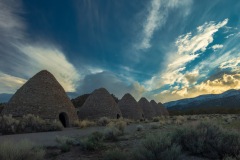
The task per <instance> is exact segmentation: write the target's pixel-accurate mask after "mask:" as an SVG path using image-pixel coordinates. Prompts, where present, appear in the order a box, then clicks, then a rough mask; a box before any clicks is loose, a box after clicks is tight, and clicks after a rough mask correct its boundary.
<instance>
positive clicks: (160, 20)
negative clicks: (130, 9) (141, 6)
mask: <svg viewBox="0 0 240 160" xmlns="http://www.w3.org/2000/svg"><path fill="white" fill-rule="evenodd" d="M191 3H192V0H182V1H179V0H152V1H151V3H150V4H149V6H148V9H147V12H148V14H147V17H146V20H145V21H144V23H143V31H142V35H141V36H140V39H141V40H140V41H139V42H138V43H137V44H136V45H135V47H136V48H137V49H143V50H145V49H148V48H150V47H151V43H150V41H151V39H152V37H153V35H154V32H155V31H157V30H158V29H160V28H161V27H163V26H164V25H165V23H166V21H167V18H168V14H169V11H170V10H172V9H174V8H182V9H183V11H184V12H185V15H187V14H189V6H190V5H191Z"/></svg>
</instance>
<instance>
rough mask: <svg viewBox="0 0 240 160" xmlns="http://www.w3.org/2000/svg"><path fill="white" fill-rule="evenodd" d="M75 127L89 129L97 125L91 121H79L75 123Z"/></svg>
mask: <svg viewBox="0 0 240 160" xmlns="http://www.w3.org/2000/svg"><path fill="white" fill-rule="evenodd" d="M73 126H74V127H79V128H87V127H92V126H96V123H95V122H93V121H89V120H82V121H80V120H78V121H75V122H74V123H73Z"/></svg>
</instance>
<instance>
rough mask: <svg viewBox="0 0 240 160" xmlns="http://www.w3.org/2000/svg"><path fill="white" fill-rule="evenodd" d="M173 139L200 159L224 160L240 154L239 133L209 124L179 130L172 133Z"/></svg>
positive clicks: (204, 123)
mask: <svg viewBox="0 0 240 160" xmlns="http://www.w3.org/2000/svg"><path fill="white" fill-rule="evenodd" d="M172 139H173V141H174V142H176V143H177V144H179V145H180V146H182V148H183V150H185V151H187V152H190V153H191V154H193V155H197V156H200V157H206V158H217V159H223V158H224V157H226V156H231V157H237V156H238V155H239V154H240V135H239V133H238V132H236V131H231V130H224V129H222V128H221V127H219V126H218V125H215V124H211V123H208V122H201V123H199V124H197V125H195V126H189V125H187V126H185V127H182V128H178V129H176V131H174V132H173V133H172Z"/></svg>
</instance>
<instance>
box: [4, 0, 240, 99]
mask: <svg viewBox="0 0 240 160" xmlns="http://www.w3.org/2000/svg"><path fill="white" fill-rule="evenodd" d="M239 11H240V1H239V0H212V1H209V0H201V1H198V0H131V1H129V0H114V1H113V0H82V1H77V0H69V1H63V0H51V1H49V0H41V1H39V0H24V1H21V0H0V15H1V16H0V93H14V92H15V91H16V90H17V89H18V88H19V87H20V86H22V85H23V84H24V83H25V82H26V81H27V80H28V79H29V78H31V77H32V76H33V75H34V74H35V73H37V72H39V71H40V70H43V69H47V70H49V71H50V72H51V73H53V74H54V75H55V77H56V78H57V79H58V81H59V82H60V83H61V84H62V86H63V87H64V89H65V90H66V91H67V92H74V93H77V94H79V95H80V94H84V93H90V92H92V91H93V90H94V89H96V88H99V87H105V88H107V89H108V90H109V91H110V92H111V93H113V94H115V95H116V96H118V97H119V98H121V97H122V96H123V95H124V94H125V93H127V92H129V93H131V94H132V95H133V96H134V97H135V98H136V99H137V100H138V99H139V98H141V97H142V96H144V97H147V98H148V99H149V100H150V99H155V100H156V101H161V102H167V101H172V100H177V99H183V98H188V97H195V96H198V95H201V94H209V93H213V94H217V93H222V92H224V91H226V90H229V89H240V44H239V40H240V25H239V24H240V14H239Z"/></svg>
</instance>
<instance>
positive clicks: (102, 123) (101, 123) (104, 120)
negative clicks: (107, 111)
mask: <svg viewBox="0 0 240 160" xmlns="http://www.w3.org/2000/svg"><path fill="white" fill-rule="evenodd" d="M110 121H111V120H110V119H109V118H107V117H101V118H100V119H99V120H98V121H97V124H98V125H99V126H106V125H108V123H110Z"/></svg>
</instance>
